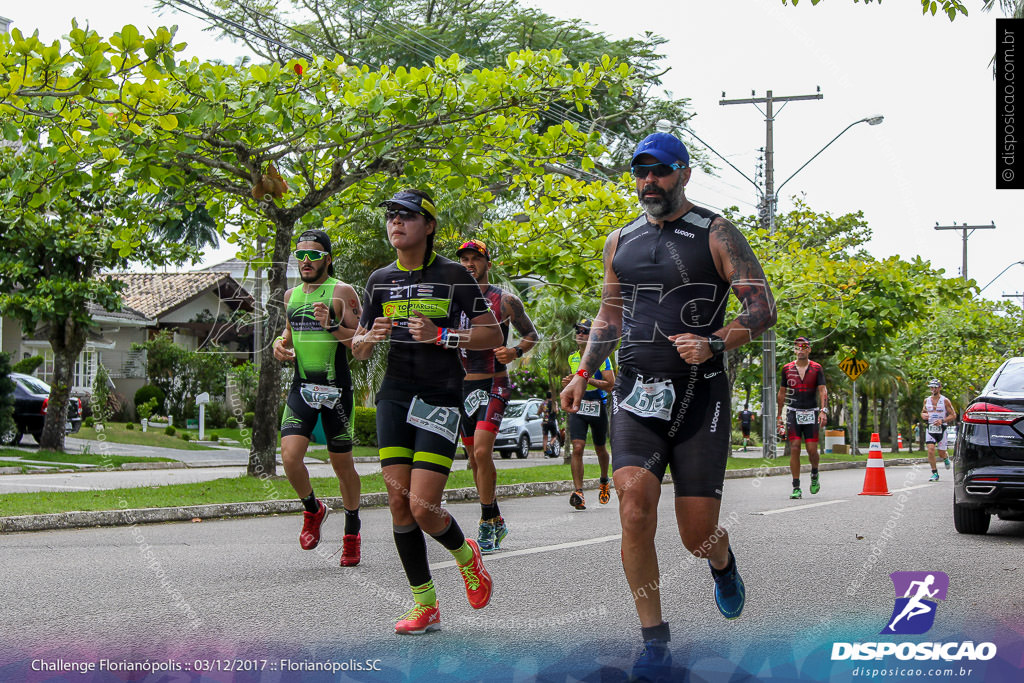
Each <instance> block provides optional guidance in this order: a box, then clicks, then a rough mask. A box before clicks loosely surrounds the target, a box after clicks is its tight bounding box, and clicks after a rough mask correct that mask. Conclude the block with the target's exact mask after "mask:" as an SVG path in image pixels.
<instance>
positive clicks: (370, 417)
mask: <svg viewBox="0 0 1024 683" xmlns="http://www.w3.org/2000/svg"><path fill="white" fill-rule="evenodd" d="M352 430H353V432H354V435H355V443H356V444H357V445H359V446H376V445H377V409H376V408H367V407H366V406H355V408H353V409H352Z"/></svg>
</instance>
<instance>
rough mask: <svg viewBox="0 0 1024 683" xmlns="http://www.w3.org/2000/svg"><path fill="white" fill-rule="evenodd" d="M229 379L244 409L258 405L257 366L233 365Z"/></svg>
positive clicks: (248, 363) (249, 364)
mask: <svg viewBox="0 0 1024 683" xmlns="http://www.w3.org/2000/svg"><path fill="white" fill-rule="evenodd" d="M363 281H365V279H364V280H363ZM227 381H228V382H229V384H230V386H231V389H232V392H233V393H234V394H235V395H237V396H238V397H239V399H240V400H241V402H242V404H241V406H240V407H241V408H242V411H243V412H244V411H246V410H253V409H254V408H255V407H256V389H257V385H258V384H259V373H258V372H257V371H256V366H255V365H254V364H253V363H250V362H248V361H246V362H245V363H242V364H241V365H235V366H232V367H231V369H230V370H229V371H228V380H227ZM206 411H207V412H206V414H207V416H209V414H210V406H206Z"/></svg>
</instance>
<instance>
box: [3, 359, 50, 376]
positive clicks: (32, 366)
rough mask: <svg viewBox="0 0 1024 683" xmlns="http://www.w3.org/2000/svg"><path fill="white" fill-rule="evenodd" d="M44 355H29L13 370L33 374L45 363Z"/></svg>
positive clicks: (15, 365)
mask: <svg viewBox="0 0 1024 683" xmlns="http://www.w3.org/2000/svg"><path fill="white" fill-rule="evenodd" d="M43 360H44V359H43V357H42V356H29V357H28V358H22V359H21V360H19V361H18V362H17V363H15V364H14V366H13V367H12V368H11V371H12V372H19V373H21V374H23V375H31V374H32V373H33V372H35V371H36V370H37V369H38V368H39V366H40V365H42V364H43Z"/></svg>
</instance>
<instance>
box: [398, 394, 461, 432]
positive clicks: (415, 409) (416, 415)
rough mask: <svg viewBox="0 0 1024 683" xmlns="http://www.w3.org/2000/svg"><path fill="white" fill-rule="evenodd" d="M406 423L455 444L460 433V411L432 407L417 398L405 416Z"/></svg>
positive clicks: (413, 400)
mask: <svg viewBox="0 0 1024 683" xmlns="http://www.w3.org/2000/svg"><path fill="white" fill-rule="evenodd" d="M405 421H406V422H408V423H409V424H411V425H412V426H414V427H419V428H420V429H425V430H427V431H428V432H433V433H434V434H439V435H441V436H443V437H444V438H446V439H448V440H449V441H451V442H452V443H455V438H456V436H457V433H458V431H459V409H458V408H446V407H444V406H432V405H430V404H429V403H427V402H426V401H423V400H421V399H420V397H419V396H416V397H414V398H413V399H412V403H410V404H409V413H408V414H407V415H406V416H405Z"/></svg>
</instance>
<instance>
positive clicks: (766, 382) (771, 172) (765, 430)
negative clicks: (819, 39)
mask: <svg viewBox="0 0 1024 683" xmlns="http://www.w3.org/2000/svg"><path fill="white" fill-rule="evenodd" d="M750 94H751V97H749V98H745V99H741V100H726V99H721V100H719V101H718V104H720V105H723V106H725V105H729V104H753V105H754V106H757V105H759V104H764V105H765V110H764V120H765V125H766V132H765V147H764V209H765V211H764V213H762V214H761V226H762V227H763V228H764V229H765V230H767V231H768V234H769V235H774V234H775V203H776V197H775V145H774V141H773V126H774V124H775V108H774V104H775V103H776V102H793V101H796V100H820V99H822V98H823V97H824V95H822V94H821V87H820V86H819V87H818V91H817V92H816V93H815V94H813V95H785V96H782V97H776V96H774V95H773V94H772V91H771V90H769V91H768V92H766V93H765V96H764V97H754V96H753V95H754V93H753V92H751V93H750ZM722 97H723V98H724V97H725V93H724V92H723V93H722ZM761 338H762V342H761V345H762V347H763V349H764V353H763V356H762V359H761V408H762V409H761V439H762V443H763V444H764V446H763V450H762V456H763V457H765V458H774V457H776V456H777V455H778V452H777V450H776V439H777V435H778V432H777V431H776V422H777V421H778V415H777V414H776V412H777V406H776V404H775V402H776V398H777V397H776V391H775V330H772V329H769V330H768V331H766V332H765V333H764V334H763V335H761Z"/></svg>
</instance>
